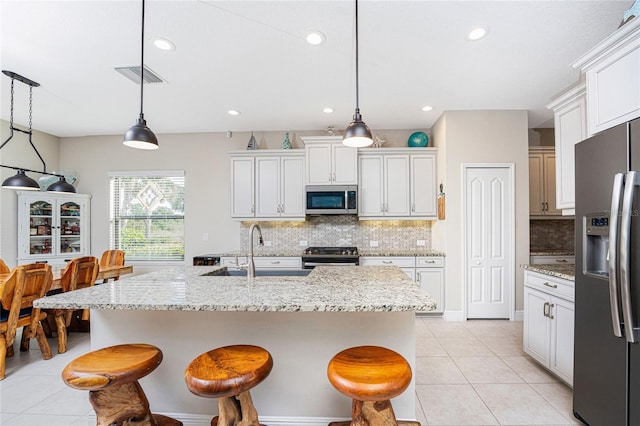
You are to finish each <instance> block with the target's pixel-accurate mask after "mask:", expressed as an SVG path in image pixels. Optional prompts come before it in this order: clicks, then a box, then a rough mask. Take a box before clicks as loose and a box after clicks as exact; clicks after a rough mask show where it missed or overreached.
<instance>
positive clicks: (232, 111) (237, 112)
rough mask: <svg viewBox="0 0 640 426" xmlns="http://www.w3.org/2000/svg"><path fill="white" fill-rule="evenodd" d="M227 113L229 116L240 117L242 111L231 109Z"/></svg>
mask: <svg viewBox="0 0 640 426" xmlns="http://www.w3.org/2000/svg"><path fill="white" fill-rule="evenodd" d="M227 113H228V114H229V115H240V111H236V110H235V109H230V110H229V111H227Z"/></svg>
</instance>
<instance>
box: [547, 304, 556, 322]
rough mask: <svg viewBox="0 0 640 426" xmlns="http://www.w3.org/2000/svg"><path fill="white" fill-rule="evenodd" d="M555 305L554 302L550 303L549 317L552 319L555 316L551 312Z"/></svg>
mask: <svg viewBox="0 0 640 426" xmlns="http://www.w3.org/2000/svg"><path fill="white" fill-rule="evenodd" d="M554 306H556V305H554V304H553V303H551V304H549V315H548V317H549V318H550V319H553V318H554V316H553V314H552V313H551V310H552V309H553V307H554Z"/></svg>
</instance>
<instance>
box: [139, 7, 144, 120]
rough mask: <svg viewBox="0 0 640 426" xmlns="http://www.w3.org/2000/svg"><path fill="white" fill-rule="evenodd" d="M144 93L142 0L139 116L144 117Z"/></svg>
mask: <svg viewBox="0 0 640 426" xmlns="http://www.w3.org/2000/svg"><path fill="white" fill-rule="evenodd" d="M143 95H144V0H142V36H141V41H140V118H142V119H144V113H143V111H144V110H143V104H142V103H143Z"/></svg>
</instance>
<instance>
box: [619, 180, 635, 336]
mask: <svg viewBox="0 0 640 426" xmlns="http://www.w3.org/2000/svg"><path fill="white" fill-rule="evenodd" d="M637 184H638V172H635V171H631V172H627V174H626V178H625V184H624V195H623V198H622V215H621V217H620V298H621V302H622V303H621V305H622V318H623V319H624V331H625V333H624V334H625V336H626V338H627V342H629V343H636V342H637V341H638V332H637V330H636V329H635V327H634V323H633V308H632V306H631V270H630V269H631V259H630V256H629V254H630V253H629V251H630V248H631V210H632V208H633V193H634V191H635V187H636V185H637Z"/></svg>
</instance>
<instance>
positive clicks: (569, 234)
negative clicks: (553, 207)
mask: <svg viewBox="0 0 640 426" xmlns="http://www.w3.org/2000/svg"><path fill="white" fill-rule="evenodd" d="M529 240H530V242H529V250H530V251H532V252H541V251H542V252H543V251H574V250H575V220H573V219H558V220H531V221H530V222H529Z"/></svg>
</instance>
